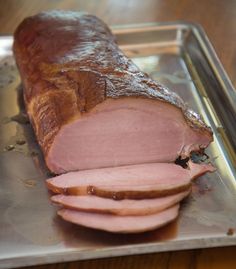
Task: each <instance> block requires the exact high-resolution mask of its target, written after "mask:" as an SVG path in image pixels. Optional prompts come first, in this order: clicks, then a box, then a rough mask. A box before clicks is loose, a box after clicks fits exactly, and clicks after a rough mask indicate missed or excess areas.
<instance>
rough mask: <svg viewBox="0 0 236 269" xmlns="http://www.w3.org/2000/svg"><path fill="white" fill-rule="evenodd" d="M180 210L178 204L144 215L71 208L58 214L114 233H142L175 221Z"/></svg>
mask: <svg viewBox="0 0 236 269" xmlns="http://www.w3.org/2000/svg"><path fill="white" fill-rule="evenodd" d="M178 210H179V205H178V204H177V205H175V206H173V207H170V208H168V209H166V210H164V211H161V212H158V213H155V214H151V215H144V216H117V215H111V214H98V213H90V212H80V211H76V210H71V209H61V210H59V211H58V215H60V216H61V217H62V218H63V219H64V220H66V221H69V222H72V223H74V224H78V225H82V226H85V227H90V228H94V229H99V230H104V231H109V232H113V233H140V232H145V231H151V230H154V229H156V228H159V227H162V226H163V225H166V224H167V223H169V222H171V221H173V220H174V219H176V218H177V216H178Z"/></svg>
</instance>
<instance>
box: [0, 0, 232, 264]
mask: <svg viewBox="0 0 236 269" xmlns="http://www.w3.org/2000/svg"><path fill="white" fill-rule="evenodd" d="M47 9H66V10H68V9H69V10H85V11H88V12H90V13H93V14H95V15H97V16H99V17H100V18H101V19H103V20H104V21H105V22H106V23H108V24H109V25H111V24H128V23H144V22H162V21H175V20H185V21H191V22H194V23H199V24H201V25H202V26H203V28H204V30H205V31H206V33H207V35H208V37H209V39H210V41H211V43H212V44H213V46H214V47H215V50H216V52H217V54H218V56H219V58H220V60H221V62H222V63H223V66H224V68H225V69H226V72H227V73H228V74H229V77H230V78H231V80H232V82H233V84H234V86H236V1H235V0H226V1H222V0H198V1H196V0H167V1H164V0H145V1H144V0H100V1H97V0H86V1H83V0H50V1H47V0H40V1H37V0H8V1H7V0H0V34H6V33H8V34H9V33H10V34H11V33H13V31H14V29H15V28H16V26H17V25H18V24H19V23H20V21H21V20H22V19H23V18H24V17H26V16H30V15H33V14H35V13H37V12H39V11H42V10H47ZM235 253H236V247H227V248H212V249H202V250H188V251H178V252H165V253H158V254H148V255H137V256H128V257H119V258H109V259H100V260H90V261H80V262H71V263H64V264H54V265H45V266H36V267H32V268H35V269H39V268H40V269H62V268H67V269H75V268H80V269H83V268H96V269H106V268H112V269H118V268H119V269H126V268H136V269H139V268H140V269H141V268H149V269H152V268H153V269H154V268H155V269H158V268H166V269H167V268H168V269H187V268H189V269H190V268H195V269H205V268H207V269H211V268H214V269H223V268H226V269H231V268H236V255H235Z"/></svg>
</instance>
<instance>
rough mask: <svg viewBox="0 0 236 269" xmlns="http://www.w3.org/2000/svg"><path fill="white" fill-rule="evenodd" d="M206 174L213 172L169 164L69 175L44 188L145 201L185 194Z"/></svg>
mask: <svg viewBox="0 0 236 269" xmlns="http://www.w3.org/2000/svg"><path fill="white" fill-rule="evenodd" d="M207 171H214V168H213V167H212V166H211V165H206V164H203V165H200V164H195V163H192V162H190V164H189V169H184V168H182V167H181V166H179V165H176V164H172V163H151V164H142V165H132V166H121V167H114V168H103V169H93V170H84V171H78V172H71V173H67V174H63V175H60V176H57V177H54V178H51V179H48V180H47V185H48V188H49V189H50V190H52V191H54V192H55V193H64V194H72V195H87V194H93V195H96V196H101V197H108V198H113V199H118V200H119V199H145V198H154V197H161V196H167V195H171V194H175V193H178V192H182V191H185V190H188V189H189V187H190V185H191V180H192V179H193V178H195V177H197V176H199V175H201V174H203V173H205V172H207Z"/></svg>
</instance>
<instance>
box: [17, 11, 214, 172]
mask: <svg viewBox="0 0 236 269" xmlns="http://www.w3.org/2000/svg"><path fill="white" fill-rule="evenodd" d="M14 55H15V59H16V62H17V66H18V68H19V71H20V75H21V78H22V83H23V85H24V100H25V106H26V110H27V113H28V115H29V118H30V121H31V123H32V125H33V128H34V131H35V134H36V138H37V140H38V142H39V144H40V146H41V148H42V151H43V154H44V157H45V161H46V164H47V166H48V168H49V169H50V170H51V171H52V172H54V173H56V174H60V173H65V172H68V171H76V170H86V169H95V168H103V167H114V166H122V165H132V164H141V163H149V162H174V161H175V159H176V158H177V157H179V156H181V157H182V158H185V157H187V156H189V154H190V152H191V151H199V150H201V149H203V148H206V147H207V146H208V144H209V143H210V142H211V141H212V140H213V136H212V131H211V129H210V128H209V127H207V126H206V124H205V123H204V122H203V120H202V118H201V117H200V116H199V115H198V114H197V113H195V112H193V111H192V110H190V109H189V108H188V107H187V106H186V104H185V103H184V101H183V100H182V99H181V98H180V97H179V96H178V95H177V94H176V93H174V92H173V91H171V90H169V89H168V88H166V87H164V86H162V85H160V84H158V83H157V82H155V81H153V80H152V79H151V78H149V77H148V76H147V75H146V74H144V73H142V72H141V71H140V70H139V69H138V68H137V66H136V65H135V64H134V63H133V62H132V61H131V60H130V59H128V58H127V57H126V56H125V55H124V53H123V52H122V51H121V50H120V49H119V48H118V46H117V44H116V42H115V37H114V36H113V35H112V33H111V31H110V30H109V29H108V27H107V26H106V25H105V24H104V23H103V22H102V21H101V20H99V19H98V18H96V17H94V16H91V15H88V14H84V13H77V12H69V11H49V12H43V13H40V14H37V15H35V16H33V17H29V18H26V19H25V20H24V21H23V22H22V23H21V24H20V25H19V26H18V28H17V29H16V31H15V34H14Z"/></svg>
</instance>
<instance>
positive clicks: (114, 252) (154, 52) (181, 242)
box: [0, 23, 236, 268]
mask: <svg viewBox="0 0 236 269" xmlns="http://www.w3.org/2000/svg"><path fill="white" fill-rule="evenodd" d="M113 30H114V33H115V34H116V36H117V40H118V43H119V44H120V46H121V48H122V49H123V50H124V51H125V53H126V54H127V55H128V56H130V57H132V58H133V60H134V62H135V63H136V64H137V65H138V66H140V68H141V69H142V70H143V71H145V72H147V73H149V74H150V75H151V76H152V77H153V78H154V79H157V80H158V81H160V82H161V83H163V84H165V85H167V86H168V87H169V88H171V89H174V90H175V91H176V92H177V93H178V94H179V95H181V96H182V98H183V99H184V100H185V101H186V102H188V103H189V106H190V107H192V108H193V109H195V110H196V111H198V112H200V113H201V114H202V116H203V117H204V119H205V121H206V122H207V123H208V124H209V125H210V126H211V127H212V129H213V131H214V138H215V140H214V143H212V145H211V146H210V147H209V149H208V150H207V154H208V155H209V156H210V161H211V162H212V163H214V165H215V166H216V167H217V171H216V172H215V173H212V174H206V175H205V176H202V177H201V178H199V179H198V180H197V181H196V182H195V183H194V185H193V193H192V195H191V197H189V198H188V200H187V201H186V202H185V203H184V204H183V205H182V207H181V212H180V217H179V218H178V220H176V221H175V222H173V223H171V224H170V225H168V226H166V227H164V228H161V229H159V230H156V231H153V232H148V233H144V234H139V235H116V234H109V233H105V232H101V231H95V230H90V229H86V228H82V227H78V226H75V225H73V224H70V223H66V222H64V221H63V220H61V219H60V218H58V217H57V216H56V210H55V208H54V207H53V206H52V205H51V204H50V201H49V196H50V194H49V193H48V191H47V189H46V186H45V183H44V179H45V178H47V177H48V171H47V169H46V167H45V165H44V162H43V159H42V156H41V153H40V150H39V148H38V146H37V143H36V142H35V138H34V135H33V132H32V129H31V126H30V125H29V124H28V121H27V118H26V117H25V115H24V107H23V101H22V95H21V87H20V78H19V75H18V72H17V69H16V66H15V63H14V59H13V55H12V51H11V45H12V37H0V151H1V152H0V215H1V218H0V267H4V268H5V267H10V268H13V267H20V266H26V265H35V264H45V263H55V262H62V261H72V260H82V259H90V258H98V257H111V256H119V255H130V254H138V253H149V252H160V251H167V250H180V249H192V248H204V247H214V246H229V245H235V244H236V239H235V235H234V229H236V218H235V216H236V181H235V179H236V171H235V166H234V165H235V163H236V162H235V149H236V132H235V130H233V129H232V126H234V119H235V118H236V108H235V106H233V104H235V103H236V94H235V91H234V89H233V87H232V85H231V84H230V81H229V79H228V78H227V76H226V74H225V72H224V70H223V68H222V66H221V65H220V63H219V61H218V59H217V57H216V55H215V53H214V51H213V49H212V47H211V45H210V44H209V41H208V39H207V37H206V36H205V34H204V32H203V31H202V30H201V29H199V28H198V27H196V26H193V25H190V24H187V23H170V24H151V25H141V26H140V25H139V26H125V27H114V28H113Z"/></svg>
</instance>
